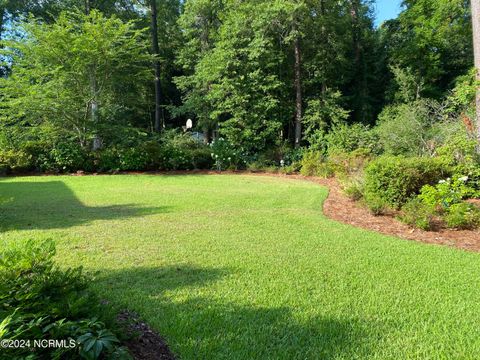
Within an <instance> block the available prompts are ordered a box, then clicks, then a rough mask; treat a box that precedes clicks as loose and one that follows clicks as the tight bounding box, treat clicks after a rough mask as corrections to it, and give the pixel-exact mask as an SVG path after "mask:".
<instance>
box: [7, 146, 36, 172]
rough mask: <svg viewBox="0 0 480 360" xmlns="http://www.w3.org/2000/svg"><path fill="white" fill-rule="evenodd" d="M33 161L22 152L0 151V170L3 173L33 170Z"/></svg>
mask: <svg viewBox="0 0 480 360" xmlns="http://www.w3.org/2000/svg"><path fill="white" fill-rule="evenodd" d="M34 166H35V165H34V159H33V158H32V157H31V156H30V155H29V154H27V153H26V152H25V151H22V150H11V149H5V150H1V151H0V169H1V171H2V172H3V173H7V172H24V171H29V170H31V169H32V168H34Z"/></svg>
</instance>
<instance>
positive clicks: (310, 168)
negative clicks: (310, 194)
mask: <svg viewBox="0 0 480 360" xmlns="http://www.w3.org/2000/svg"><path fill="white" fill-rule="evenodd" d="M300 173H301V174H302V175H303V176H319V177H323V178H329V177H332V176H334V175H335V169H334V167H333V165H332V164H331V163H329V162H327V161H325V159H324V157H323V155H322V153H321V152H318V151H310V152H306V153H305V154H304V155H303V159H302V161H301V170H300Z"/></svg>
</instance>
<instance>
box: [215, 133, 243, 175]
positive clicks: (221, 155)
mask: <svg viewBox="0 0 480 360" xmlns="http://www.w3.org/2000/svg"><path fill="white" fill-rule="evenodd" d="M210 149H211V157H212V159H213V161H214V166H215V168H216V169H217V170H219V171H221V170H227V169H228V170H238V169H243V168H245V166H246V164H247V161H246V154H245V153H244V152H243V149H237V148H235V147H234V146H233V145H232V144H230V143H229V142H228V141H227V140H225V139H223V138H219V139H217V140H215V141H213V142H212V143H211V144H210Z"/></svg>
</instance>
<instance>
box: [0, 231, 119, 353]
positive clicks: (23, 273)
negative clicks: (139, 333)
mask: <svg viewBox="0 0 480 360" xmlns="http://www.w3.org/2000/svg"><path fill="white" fill-rule="evenodd" d="M4 245H5V246H4V247H3V249H2V250H1V251H0V319H1V322H0V339H2V340H5V339H8V340H15V339H17V340H22V339H30V340H31V341H33V340H48V339H59V340H66V341H68V342H69V346H68V347H60V348H51V347H45V348H40V347H33V346H32V344H29V345H27V346H26V347H18V348H7V349H2V351H3V353H2V356H6V357H7V358H12V359H14V358H28V359H47V358H49V359H50V358H51V359H63V358H68V359H81V358H83V359H89V360H96V359H101V358H106V357H108V356H109V355H111V354H113V353H114V352H115V351H116V350H117V348H119V341H118V339H117V338H116V337H115V335H114V334H113V333H112V332H111V331H109V330H108V329H107V328H106V326H105V323H103V322H100V321H98V320H97V317H95V315H103V314H104V313H105V312H104V311H103V310H104V309H101V308H100V305H99V301H98V299H97V298H96V297H95V296H94V295H93V294H92V293H91V292H89V291H88V288H87V284H88V282H89V280H90V279H89V278H88V277H87V276H85V275H84V274H83V272H82V269H81V268H76V269H67V270H61V269H60V268H58V267H57V266H56V265H55V263H54V261H53V257H54V255H55V245H54V243H53V241H50V240H48V241H45V242H42V243H34V242H33V241H31V240H28V241H23V242H15V243H13V242H9V243H5V244H4ZM72 344H73V345H72ZM2 358H4V357H2Z"/></svg>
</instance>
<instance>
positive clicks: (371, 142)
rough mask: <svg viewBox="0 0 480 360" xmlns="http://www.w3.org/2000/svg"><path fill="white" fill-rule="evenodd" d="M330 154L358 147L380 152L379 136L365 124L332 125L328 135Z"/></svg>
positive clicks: (353, 149) (346, 151)
mask: <svg viewBox="0 0 480 360" xmlns="http://www.w3.org/2000/svg"><path fill="white" fill-rule="evenodd" d="M326 140H327V143H328V154H329V155H332V154H336V153H350V152H352V151H355V150H357V149H367V150H368V151H369V152H370V153H375V154H377V153H379V152H380V148H379V146H378V144H379V142H378V136H377V134H376V132H374V131H372V130H371V129H370V128H369V127H368V126H366V125H363V124H358V123H357V124H353V125H347V124H340V125H335V126H334V127H332V129H331V130H330V132H329V133H328V134H327V135H326Z"/></svg>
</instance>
